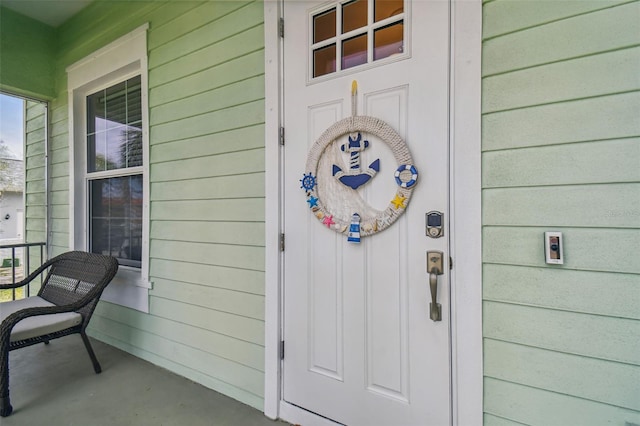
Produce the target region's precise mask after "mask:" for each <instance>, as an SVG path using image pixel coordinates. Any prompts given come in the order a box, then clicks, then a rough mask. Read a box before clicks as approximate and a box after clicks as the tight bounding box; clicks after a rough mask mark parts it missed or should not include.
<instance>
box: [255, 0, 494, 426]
mask: <svg viewBox="0 0 640 426" xmlns="http://www.w3.org/2000/svg"><path fill="white" fill-rule="evenodd" d="M281 16H282V2H281V1H265V3H264V19H265V81H266V93H265V97H266V99H265V108H266V119H265V144H266V154H265V156H266V158H265V162H266V170H267V172H266V178H265V179H266V182H265V186H266V187H265V195H266V224H265V227H266V264H265V266H266V273H265V277H266V278H265V280H266V282H265V286H266V293H265V294H266V302H265V303H266V312H265V401H264V413H265V415H266V416H267V417H270V418H273V419H275V418H282V419H284V420H287V421H289V422H292V423H298V424H302V423H304V424H305V425H313V424H317V425H327V424H332V423H327V420H326V419H324V418H322V417H320V416H316V415H314V414H312V413H309V412H307V411H305V410H303V409H301V408H298V407H296V406H294V405H291V404H288V403H287V402H286V401H283V400H281V392H280V390H281V361H280V357H279V347H280V339H281V330H282V294H281V266H282V265H281V263H282V257H281V252H280V250H279V247H278V237H279V234H280V230H281V225H282V224H281V217H282V214H281V213H282V211H281V210H282V207H281V206H282V204H281V200H282V182H281V165H282V163H281V156H282V154H281V145H280V141H279V129H280V126H281V122H282V121H281V120H282V91H281V87H282V85H281V83H282V39H281V38H280V37H279V30H278V22H279V20H280V18H281ZM481 37H482V2H481V0H452V2H451V64H450V150H451V152H450V158H451V165H450V166H451V167H450V170H451V196H450V199H451V206H450V207H451V209H450V211H451V218H452V220H451V222H452V223H451V227H452V228H451V235H452V236H453V239H452V241H451V253H452V257H453V259H454V269H453V270H452V274H451V283H452V284H451V311H452V324H451V335H452V348H451V349H452V358H453V359H452V389H453V395H452V414H453V416H452V422H453V424H456V425H457V424H459V425H476V424H482V239H481V238H482V233H481V231H482V228H481V187H480V182H481V174H480V170H481V169H480V165H481V161H480V160H481V144H480V138H481V133H480V114H481V105H480V98H481V81H480V67H481ZM454 226H455V229H454V228H453V227H454Z"/></svg>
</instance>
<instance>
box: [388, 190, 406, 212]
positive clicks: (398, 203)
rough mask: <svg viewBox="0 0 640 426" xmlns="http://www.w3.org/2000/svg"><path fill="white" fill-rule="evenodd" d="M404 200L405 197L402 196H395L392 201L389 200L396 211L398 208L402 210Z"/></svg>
mask: <svg viewBox="0 0 640 426" xmlns="http://www.w3.org/2000/svg"><path fill="white" fill-rule="evenodd" d="M406 199H407V197H405V196H404V195H401V194H396V197H395V198H394V199H393V200H391V204H393V205H394V206H396V210H398V209H399V208H400V207H402V208H403V209H404V200H406Z"/></svg>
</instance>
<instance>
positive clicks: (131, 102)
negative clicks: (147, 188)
mask: <svg viewBox="0 0 640 426" xmlns="http://www.w3.org/2000/svg"><path fill="white" fill-rule="evenodd" d="M86 134H87V137H86V145H87V170H86V172H87V181H88V189H87V191H88V197H87V198H88V199H89V201H88V202H89V209H88V215H89V218H88V225H89V235H88V240H89V241H88V244H89V251H91V252H93V253H100V254H109V255H111V256H115V257H116V258H118V261H119V263H120V265H125V266H132V267H136V268H140V267H141V266H142V225H143V224H142V206H143V200H144V190H143V167H142V166H143V155H142V151H143V149H142V102H141V85H140V76H135V77H133V78H130V79H128V80H125V81H123V82H121V83H118V84H115V85H113V86H111V87H108V88H105V89H102V90H100V91H98V92H95V93H92V94H91V95H89V96H87V132H86ZM116 174H117V175H116Z"/></svg>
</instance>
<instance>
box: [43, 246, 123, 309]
mask: <svg viewBox="0 0 640 426" xmlns="http://www.w3.org/2000/svg"><path fill="white" fill-rule="evenodd" d="M43 267H44V268H45V269H46V268H47V267H48V268H49V273H48V274H47V277H46V278H45V280H44V282H43V284H42V287H41V288H40V291H39V292H38V296H40V297H42V298H43V299H45V300H47V301H49V302H51V303H53V304H55V305H68V304H71V303H76V302H79V301H80V300H82V299H83V298H85V297H86V298H87V299H86V301H87V303H86V304H83V305H82V306H81V307H79V309H78V310H77V312H79V313H81V314H82V315H83V317H85V320H86V319H88V317H90V316H91V313H92V312H93V310H94V308H95V305H96V304H97V303H98V299H99V298H100V295H101V294H102V291H103V290H104V289H105V287H106V286H107V285H108V284H109V282H110V281H111V280H112V279H113V277H114V276H115V274H116V272H117V271H118V261H117V260H116V259H115V258H114V257H111V256H104V255H101V254H95V253H86V252H82V251H71V252H67V253H63V254H61V255H59V256H56V257H54V258H53V259H51V260H49V261H47V262H46V263H45V264H44V265H43Z"/></svg>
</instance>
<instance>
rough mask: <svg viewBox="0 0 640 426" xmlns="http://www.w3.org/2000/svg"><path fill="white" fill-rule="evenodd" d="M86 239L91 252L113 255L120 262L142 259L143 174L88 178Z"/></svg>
mask: <svg viewBox="0 0 640 426" xmlns="http://www.w3.org/2000/svg"><path fill="white" fill-rule="evenodd" d="M89 195H90V201H89V205H90V212H89V241H90V250H91V252H93V253H101V254H107V255H111V256H115V257H116V258H118V260H119V261H120V264H122V265H126V266H134V267H140V265H141V261H142V198H143V192H142V175H133V176H122V177H116V178H106V179H93V180H90V181H89Z"/></svg>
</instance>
